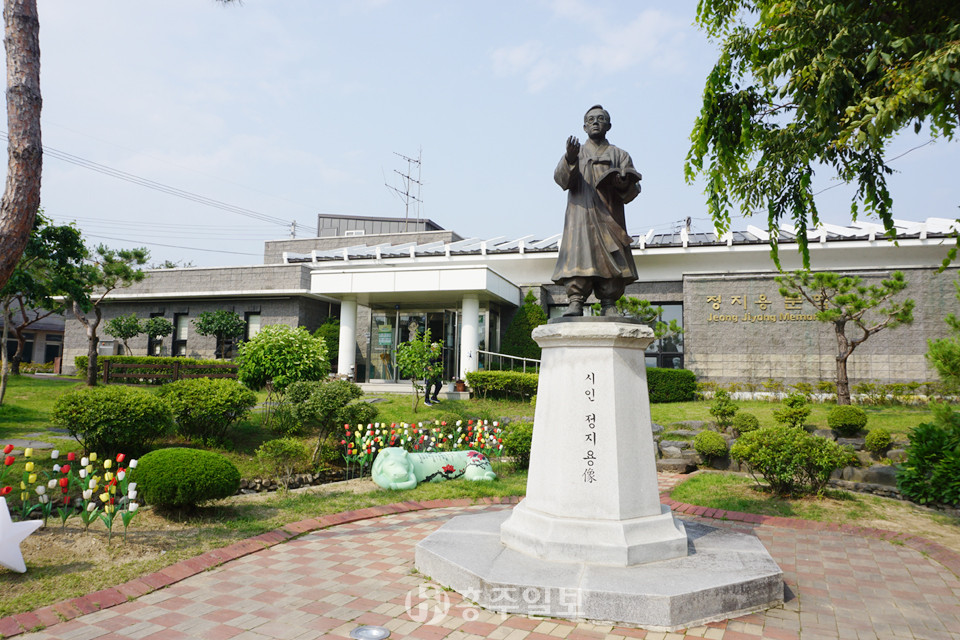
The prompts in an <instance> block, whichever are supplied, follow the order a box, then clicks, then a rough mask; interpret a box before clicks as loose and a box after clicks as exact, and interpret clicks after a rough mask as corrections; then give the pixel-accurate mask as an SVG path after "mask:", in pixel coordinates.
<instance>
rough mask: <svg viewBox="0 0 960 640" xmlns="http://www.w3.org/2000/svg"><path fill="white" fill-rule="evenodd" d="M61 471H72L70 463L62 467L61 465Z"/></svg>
mask: <svg viewBox="0 0 960 640" xmlns="http://www.w3.org/2000/svg"><path fill="white" fill-rule="evenodd" d="M60 471H61V473H70V465H68V464H65V465H63V466H62V467H60Z"/></svg>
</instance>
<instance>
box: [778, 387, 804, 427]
mask: <svg viewBox="0 0 960 640" xmlns="http://www.w3.org/2000/svg"><path fill="white" fill-rule="evenodd" d="M783 404H784V406H783V407H782V408H780V409H776V410H775V411H774V412H773V419H774V420H776V421H777V422H779V423H780V424H785V425H787V426H788V427H802V426H803V425H804V423H805V422H806V421H807V418H809V417H810V412H811V411H812V409H811V408H810V400H809V399H808V398H807V396H805V395H803V394H802V393H791V394H790V395H788V396H787V397H786V398H784V399H783Z"/></svg>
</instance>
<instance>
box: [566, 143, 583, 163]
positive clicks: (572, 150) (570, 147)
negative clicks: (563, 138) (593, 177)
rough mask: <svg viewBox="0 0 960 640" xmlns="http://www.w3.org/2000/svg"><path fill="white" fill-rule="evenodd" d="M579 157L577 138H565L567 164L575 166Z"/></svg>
mask: <svg viewBox="0 0 960 640" xmlns="http://www.w3.org/2000/svg"><path fill="white" fill-rule="evenodd" d="M578 157H580V141H579V140H577V136H570V137H569V138H567V164H575V163H576V162H577V158H578Z"/></svg>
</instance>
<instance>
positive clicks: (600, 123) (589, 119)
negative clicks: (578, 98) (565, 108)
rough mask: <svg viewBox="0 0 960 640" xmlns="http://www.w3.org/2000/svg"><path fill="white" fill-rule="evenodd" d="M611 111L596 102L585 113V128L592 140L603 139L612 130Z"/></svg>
mask: <svg viewBox="0 0 960 640" xmlns="http://www.w3.org/2000/svg"><path fill="white" fill-rule="evenodd" d="M610 127H611V124H610V112H609V111H607V110H606V109H604V108H603V107H602V106H600V105H599V104H595V105H593V106H592V107H590V108H589V109H587V112H586V113H585V114H583V130H584V131H585V132H586V134H587V136H589V137H590V139H591V140H603V139H604V138H606V137H607V131H610Z"/></svg>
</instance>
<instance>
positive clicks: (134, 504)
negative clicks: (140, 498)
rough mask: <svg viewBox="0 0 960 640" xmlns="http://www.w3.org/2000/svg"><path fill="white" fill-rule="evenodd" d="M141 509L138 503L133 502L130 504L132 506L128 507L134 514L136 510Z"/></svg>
mask: <svg viewBox="0 0 960 640" xmlns="http://www.w3.org/2000/svg"><path fill="white" fill-rule="evenodd" d="M139 508H140V505H138V504H137V503H136V502H131V503H130V506H128V507H127V509H129V510H130V513H133V512H134V511H136V510H137V509H139Z"/></svg>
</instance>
